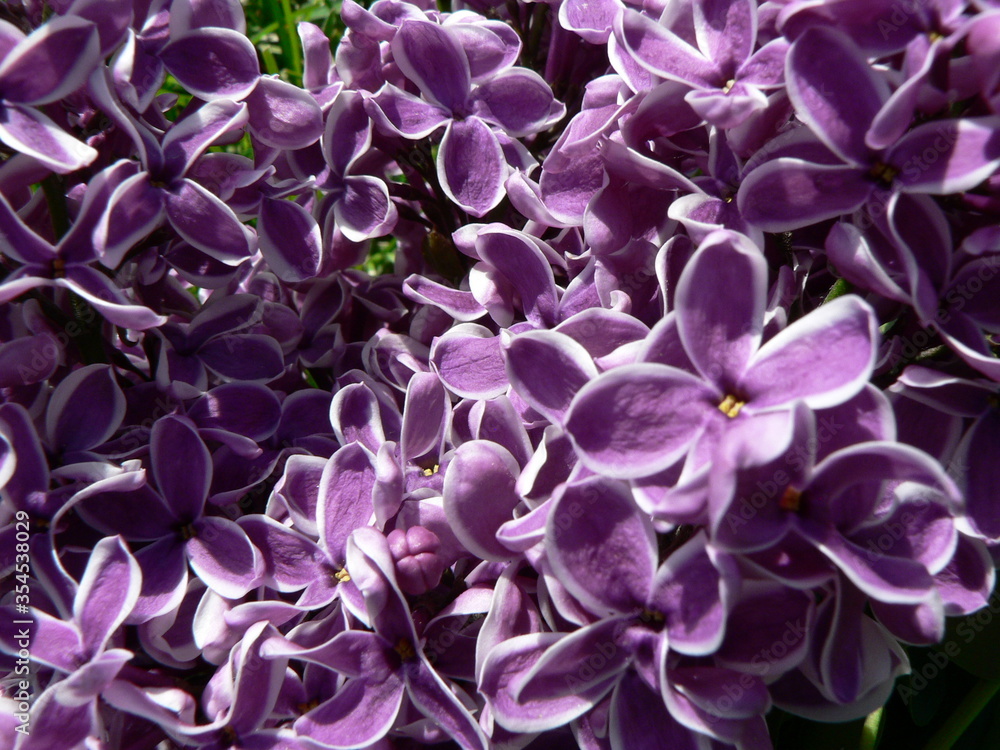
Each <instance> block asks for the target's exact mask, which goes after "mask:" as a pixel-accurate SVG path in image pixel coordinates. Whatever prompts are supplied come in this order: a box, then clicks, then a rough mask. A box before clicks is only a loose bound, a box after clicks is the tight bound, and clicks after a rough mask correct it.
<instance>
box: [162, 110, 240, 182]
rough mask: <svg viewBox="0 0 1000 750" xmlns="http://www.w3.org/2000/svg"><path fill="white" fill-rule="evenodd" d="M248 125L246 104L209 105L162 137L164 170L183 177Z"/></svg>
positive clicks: (189, 116)
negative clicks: (211, 148)
mask: <svg viewBox="0 0 1000 750" xmlns="http://www.w3.org/2000/svg"><path fill="white" fill-rule="evenodd" d="M246 122H247V108H246V105H245V104H237V103H236V102H233V101H227V100H225V99H223V100H221V101H213V102H208V103H207V104H205V105H204V106H203V107H201V108H200V109H198V110H196V111H194V112H192V113H191V114H190V115H188V116H187V117H185V118H184V119H182V120H180V121H179V122H178V123H176V124H175V125H173V126H172V127H171V128H170V130H168V131H167V134H166V135H165V136H164V137H163V145H162V148H163V162H164V166H163V169H164V171H165V173H166V174H168V175H170V177H172V178H173V177H180V176H182V175H184V174H186V173H187V171H188V170H189V169H190V168H191V167H192V166H193V165H194V163H195V162H196V161H197V160H198V158H199V157H200V156H201V155H202V154H203V153H205V150H206V149H207V148H208V147H209V146H211V145H212V143H214V142H215V141H216V140H217V139H218V138H220V137H221V136H223V135H225V134H226V133H229V132H231V131H233V130H236V129H238V128H241V127H242V126H243V125H245V124H246Z"/></svg>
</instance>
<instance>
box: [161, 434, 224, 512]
mask: <svg viewBox="0 0 1000 750" xmlns="http://www.w3.org/2000/svg"><path fill="white" fill-rule="evenodd" d="M149 442H150V451H151V453H152V457H153V460H152V469H153V477H154V479H155V480H156V485H157V487H158V488H159V490H160V494H161V495H162V496H163V499H164V501H165V503H166V505H167V507H169V508H170V509H171V511H172V512H173V513H174V514H175V516H176V517H177V518H178V519H180V520H181V522H182V523H191V522H193V521H194V520H195V519H197V518H198V517H199V516H200V515H201V513H202V509H203V507H204V504H205V498H206V497H207V496H208V488H209V486H210V485H211V483H212V458H211V456H210V455H209V453H208V448H206V447H205V443H203V442H202V440H201V438H200V437H199V436H198V432H197V429H196V428H195V426H194V425H193V424H192V423H191V422H190V421H188V420H187V419H184V418H183V417H175V416H166V417H163V418H162V419H159V420H157V422H156V424H154V425H153V430H152V433H151V435H150V439H149ZM178 467H183V471H178Z"/></svg>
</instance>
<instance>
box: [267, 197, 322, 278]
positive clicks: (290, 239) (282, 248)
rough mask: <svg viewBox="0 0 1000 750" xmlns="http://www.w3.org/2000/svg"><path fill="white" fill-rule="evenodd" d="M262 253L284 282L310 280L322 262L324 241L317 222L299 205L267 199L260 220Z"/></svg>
mask: <svg viewBox="0 0 1000 750" xmlns="http://www.w3.org/2000/svg"><path fill="white" fill-rule="evenodd" d="M257 237H258V241H259V242H260V252H261V254H262V255H263V256H264V260H265V261H267V265H268V266H269V267H270V268H271V269H272V270H273V271H274V274H275V275H276V276H277V277H278V278H279V279H281V280H282V281H287V282H292V283H294V282H297V281H304V280H306V279H311V278H313V277H314V276H316V274H317V273H318V272H319V268H320V265H321V263H322V260H323V247H322V245H323V240H322V236H321V232H320V228H319V224H318V223H316V219H314V218H313V217H312V215H311V214H310V213H309V212H308V211H307V210H306V209H304V208H303V207H302V206H300V205H299V204H297V203H295V202H293V201H287V200H265V201H263V202H262V203H261V209H260V214H259V215H258V217H257Z"/></svg>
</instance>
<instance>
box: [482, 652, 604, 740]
mask: <svg viewBox="0 0 1000 750" xmlns="http://www.w3.org/2000/svg"><path fill="white" fill-rule="evenodd" d="M564 637H565V636H563V635H562V634H560V633H531V634H526V635H518V636H514V637H513V638H509V639H507V640H505V641H503V642H502V643H500V644H499V645H497V646H495V647H494V648H493V649H492V650H491V651H490V653H489V654H488V656H487V657H486V660H485V662H484V663H483V669H482V672H481V679H480V685H479V687H480V690H481V691H482V692H483V694H484V695H486V696H487V700H488V702H489V705H490V707H491V709H492V711H493V715H494V716H495V717H496V719H497V721H498V722H499V723H500V724H501V725H502V726H504V727H506V728H507V729H509V730H511V731H515V732H540V731H544V730H546V729H553V728H555V727H558V726H562V725H563V724H565V723H567V722H569V721H572V720H573V719H575V718H577V717H578V716H580V715H581V714H583V713H584V712H585V711H587V710H588V709H590V708H591V707H593V706H594V704H596V703H597V702H598V701H599V700H600V699H601V698H603V697H604V696H605V695H607V693H608V691H609V690H610V689H611V687H612V685H613V683H614V681H616V680H617V679H618V675H615V676H614V677H612V678H610V679H609V680H606V681H605V682H603V683H600V684H598V685H596V686H594V687H593V688H592V689H591V690H590V691H587V692H584V693H583V694H581V695H573V694H570V695H565V696H562V697H560V698H552V697H544V696H543V697H539V698H538V699H536V700H525V701H520V700H517V697H516V692H517V691H519V688H520V685H521V684H523V679H524V677H525V675H526V674H527V673H528V672H529V670H531V668H532V667H533V666H534V665H535V664H536V663H537V662H538V660H539V659H540V658H541V657H542V656H543V655H544V653H545V652H546V650H547V649H548V647H550V646H551V645H553V644H554V643H558V642H559V640H560V639H561V638H564Z"/></svg>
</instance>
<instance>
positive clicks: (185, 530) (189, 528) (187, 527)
mask: <svg viewBox="0 0 1000 750" xmlns="http://www.w3.org/2000/svg"><path fill="white" fill-rule="evenodd" d="M197 534H198V532H197V531H195V528H194V524H193V523H188V524H184V525H183V526H181V528H180V535H181V539H183V540H184V541H185V542H186V541H188V540H189V539H194V538H195V536H197Z"/></svg>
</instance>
